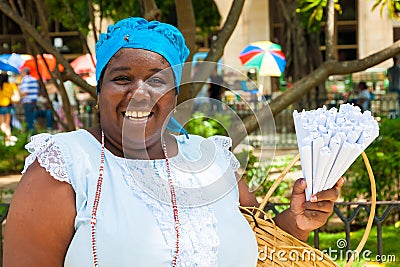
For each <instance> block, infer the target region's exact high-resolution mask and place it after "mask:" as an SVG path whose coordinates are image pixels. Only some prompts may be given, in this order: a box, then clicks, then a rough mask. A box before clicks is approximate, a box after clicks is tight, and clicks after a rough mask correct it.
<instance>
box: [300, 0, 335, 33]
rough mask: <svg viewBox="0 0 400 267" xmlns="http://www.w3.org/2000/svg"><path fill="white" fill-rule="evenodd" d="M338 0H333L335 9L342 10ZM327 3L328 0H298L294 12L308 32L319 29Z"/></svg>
mask: <svg viewBox="0 0 400 267" xmlns="http://www.w3.org/2000/svg"><path fill="white" fill-rule="evenodd" d="M338 2H339V0H335V10H336V11H338V12H342V7H341V6H340V4H339V3H338ZM327 4H328V0H300V1H299V2H298V8H297V10H296V12H297V14H298V15H299V16H300V20H301V22H302V24H303V27H304V28H305V29H307V30H308V31H310V32H313V31H319V30H320V27H321V22H322V21H323V19H324V15H325V9H326V6H327Z"/></svg>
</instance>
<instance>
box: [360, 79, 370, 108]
mask: <svg viewBox="0 0 400 267" xmlns="http://www.w3.org/2000/svg"><path fill="white" fill-rule="evenodd" d="M356 105H357V106H359V107H360V108H361V110H362V111H366V110H369V109H370V108H371V94H370V92H369V90H368V86H367V83H366V82H362V81H361V82H359V83H358V97H357V102H356Z"/></svg>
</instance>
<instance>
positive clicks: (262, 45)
mask: <svg viewBox="0 0 400 267" xmlns="http://www.w3.org/2000/svg"><path fill="white" fill-rule="evenodd" d="M239 59H240V61H241V62H242V64H243V65H244V66H246V67H247V68H252V67H254V68H257V69H258V71H259V73H258V74H259V75H260V76H277V77H280V76H281V75H282V73H283V72H284V70H285V66H286V59H285V55H284V53H283V52H282V48H281V46H280V45H278V44H275V43H272V42H270V41H259V42H253V43H250V44H249V45H248V46H246V47H245V48H244V49H243V51H242V52H241V53H240V55H239Z"/></svg>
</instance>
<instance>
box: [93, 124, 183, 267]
mask: <svg viewBox="0 0 400 267" xmlns="http://www.w3.org/2000/svg"><path fill="white" fill-rule="evenodd" d="M163 152H164V157H165V164H166V165H167V174H168V182H169V189H170V193H171V203H172V209H173V212H174V222H175V233H176V242H175V255H174V258H173V259H172V266H173V267H176V265H177V262H178V254H179V212H178V205H177V204H176V194H175V187H174V183H173V181H172V177H171V167H170V165H169V159H168V154H167V146H166V144H165V142H164V143H163ZM104 157H105V153H104V133H103V131H101V160H100V168H99V178H98V179H97V187H96V195H95V198H94V202H93V208H92V218H91V219H90V225H91V237H92V254H93V265H94V266H95V267H98V266H99V264H98V262H99V261H98V257H97V246H96V223H97V219H96V215H97V208H98V206H99V202H100V195H101V186H102V184H103V173H104Z"/></svg>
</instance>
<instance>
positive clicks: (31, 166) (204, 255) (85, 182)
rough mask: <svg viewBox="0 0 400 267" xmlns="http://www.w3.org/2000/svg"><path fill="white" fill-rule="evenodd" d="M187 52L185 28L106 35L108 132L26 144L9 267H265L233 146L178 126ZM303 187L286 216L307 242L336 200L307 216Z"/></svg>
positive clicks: (103, 85) (138, 24)
mask: <svg viewBox="0 0 400 267" xmlns="http://www.w3.org/2000/svg"><path fill="white" fill-rule="evenodd" d="M188 54H189V51H188V49H187V47H186V45H185V41H184V39H183V36H182V34H181V33H180V32H179V31H178V29H176V28H175V27H173V26H171V25H168V24H164V23H160V22H157V21H152V22H148V21H146V20H144V19H142V18H127V19H124V20H121V21H119V22H117V23H116V24H115V25H112V26H110V27H109V28H108V31H107V33H104V34H102V35H101V36H100V40H99V41H98V43H97V44H96V56H97V68H96V79H97V92H98V107H99V113H100V123H99V125H97V126H96V127H93V128H90V129H88V130H77V131H73V132H69V133H60V134H56V135H49V134H40V135H36V136H34V137H33V138H32V140H31V142H30V143H29V144H28V145H27V146H26V147H27V149H28V150H29V151H30V152H31V155H30V156H29V157H28V158H27V159H26V163H25V168H24V170H23V173H24V174H23V177H22V179H21V182H20V184H19V186H18V189H17V190H16V192H15V194H14V197H13V200H12V203H11V207H10V212H9V215H8V218H7V225H6V233H5V240H4V243H5V244H4V266H68V267H73V266H144V267H146V266H208V267H210V266H239V267H241V266H243V267H247V266H255V265H256V263H257V244H256V240H255V236H254V233H253V232H252V230H251V228H250V226H249V224H248V223H247V221H246V220H245V218H244V217H243V215H242V214H241V212H240V210H239V205H244V206H256V205H258V203H257V201H256V199H255V197H254V195H253V194H251V193H250V192H249V190H248V188H247V185H246V184H245V183H244V181H243V180H242V179H239V175H238V174H237V172H236V171H237V169H238V167H239V163H238V161H237V160H236V158H235V157H234V156H233V154H232V153H231V152H230V151H229V148H230V146H231V145H232V140H231V139H230V138H228V137H222V136H213V137H210V138H207V139H205V138H202V137H200V136H196V135H190V136H189V135H188V134H187V133H186V131H185V130H184V129H183V127H182V126H181V125H180V124H179V123H178V122H177V121H176V120H175V119H174V118H173V117H172V116H171V114H172V113H173V110H174V108H175V106H176V101H177V95H178V94H179V85H180V82H181V76H182V68H183V63H184V62H185V60H186V58H187V56H188ZM166 128H168V129H170V130H171V131H172V132H175V133H181V134H180V135H179V134H177V135H173V134H171V133H169V132H167V131H166ZM304 188H305V183H301V182H298V183H297V187H296V190H297V191H294V193H295V197H294V198H296V199H297V200H296V201H294V202H293V203H292V205H291V209H292V210H288V212H286V213H284V214H283V215H282V216H281V218H280V219H279V218H277V222H278V221H279V224H278V225H280V226H282V227H284V229H287V230H289V231H290V232H291V233H293V234H296V235H297V236H298V237H301V238H303V239H304V237H305V236H306V235H307V234H308V232H309V231H310V230H312V229H314V228H316V227H318V226H320V224H321V222H325V221H326V219H327V218H328V216H329V214H330V212H332V207H333V201H334V200H335V199H336V195H335V192H336V191H335V190H330V191H329V190H328V191H326V192H324V193H321V194H320V195H318V200H319V201H320V202H321V203H322V204H323V205H317V204H315V203H311V204H310V203H309V204H307V207H310V209H311V210H310V211H307V209H306V210H303V208H302V207H304V205H303V204H305V203H304V200H303V199H302V197H303V198H304ZM300 209H301V211H302V212H300V213H299V212H298V211H299V210H300ZM293 211H296V213H294V212H293ZM296 222H300V224H298V225H297V224H296Z"/></svg>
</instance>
